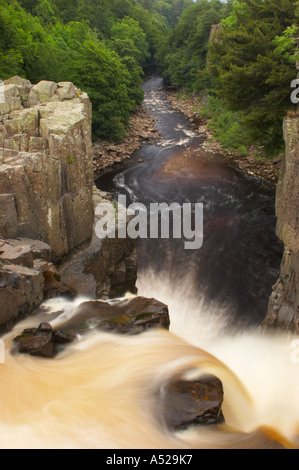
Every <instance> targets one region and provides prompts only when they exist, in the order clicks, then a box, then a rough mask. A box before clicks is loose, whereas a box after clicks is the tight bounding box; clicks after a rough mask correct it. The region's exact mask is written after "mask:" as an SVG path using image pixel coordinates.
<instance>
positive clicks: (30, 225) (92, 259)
mask: <svg viewBox="0 0 299 470" xmlns="http://www.w3.org/2000/svg"><path fill="white" fill-rule="evenodd" d="M2 97H3V96H2ZM0 98H1V96H0ZM1 101H3V102H1ZM1 101H0V332H4V331H7V330H9V329H10V328H11V327H12V326H13V325H14V323H15V322H16V321H17V320H18V319H20V318H22V317H24V316H27V315H29V314H30V313H31V312H32V311H33V310H34V309H35V308H36V307H38V306H39V305H40V304H41V303H42V302H43V300H45V299H48V298H51V297H54V296H57V295H64V296H68V297H69V296H72V297H73V296H75V295H77V294H78V293H79V295H80V293H82V291H83V292H84V293H85V294H86V295H90V296H100V297H103V296H105V295H113V294H115V295H118V294H120V295H121V294H123V293H124V292H125V291H126V290H132V291H133V290H134V286H135V281H136V256H135V245H134V244H133V243H131V242H130V241H128V240H108V241H105V240H104V241H102V240H97V239H96V237H95V236H94V224H95V221H96V218H95V204H98V203H99V198H101V196H100V195H99V194H96V195H95V192H94V191H95V189H94V185H93V176H94V174H93V157H92V141H91V112H92V106H91V102H90V100H89V97H88V95H87V94H86V93H82V92H81V91H80V90H79V89H77V88H76V87H75V86H74V84H73V83H71V82H60V83H54V82H50V81H41V82H40V83H38V84H36V85H32V84H31V83H30V82H29V81H28V80H25V79H23V78H20V77H13V78H11V79H9V80H6V81H5V82H4V100H3V99H2V100H1ZM78 252H79V253H80V254H79V255H78ZM78 259H79V261H80V262H79V265H78V263H77V264H76V267H75V265H74V262H73V261H74V260H77V261H78ZM68 260H70V261H68ZM58 265H59V268H58ZM74 269H77V271H76V272H75V271H74Z"/></svg>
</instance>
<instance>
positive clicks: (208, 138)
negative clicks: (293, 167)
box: [166, 90, 282, 184]
mask: <svg viewBox="0 0 299 470" xmlns="http://www.w3.org/2000/svg"><path fill="white" fill-rule="evenodd" d="M166 97H167V99H168V100H169V101H170V102H171V105H172V107H173V109H175V110H177V111H180V112H182V113H183V114H184V115H185V117H186V118H187V119H188V121H189V122H191V123H192V124H193V125H194V126H195V128H196V131H197V132H198V133H199V134H201V135H202V136H203V137H204V142H203V144H202V148H203V150H205V151H208V152H212V153H218V154H219V153H221V154H222V155H223V156H224V157H226V158H227V159H229V160H230V161H232V162H233V163H234V164H235V165H236V166H237V167H238V168H240V169H241V170H243V171H245V172H246V173H248V174H250V175H253V176H256V177H258V178H263V179H266V180H267V181H270V182H271V183H273V184H276V183H277V182H278V178H279V174H280V169H281V161H282V160H281V159H280V158H274V159H273V160H271V159H269V158H263V157H260V156H259V154H258V151H257V150H256V149H255V148H254V146H252V148H251V149H250V150H249V153H248V155H246V156H240V155H239V154H238V152H233V151H228V150H226V149H225V148H224V147H223V146H222V145H221V143H220V142H218V141H217V140H216V139H215V138H214V136H213V132H212V130H211V129H210V128H209V120H208V119H206V118H205V117H203V116H202V115H201V106H202V104H201V103H200V101H199V100H198V98H197V97H196V96H194V97H193V96H189V97H187V96H186V95H184V96H179V95H178V93H177V92H176V91H172V90H167V91H166Z"/></svg>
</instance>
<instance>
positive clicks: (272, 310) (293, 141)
mask: <svg viewBox="0 0 299 470" xmlns="http://www.w3.org/2000/svg"><path fill="white" fill-rule="evenodd" d="M298 69H299V62H298V61H297V70H298ZM297 78H299V73H298V75H297ZM283 131H284V139H285V155H284V159H283V165H282V169H281V174H280V179H279V182H278V186H277V193H276V214H277V229H276V233H277V235H278V237H279V238H280V240H282V242H283V243H284V254H283V259H282V263H281V272H280V277H279V279H278V281H277V283H276V284H275V286H274V287H273V293H272V295H271V297H270V302H269V308H268V312H267V316H266V318H265V320H264V322H263V323H262V326H261V328H262V329H269V328H275V329H277V328H279V329H282V330H286V331H290V332H292V333H294V334H298V333H299V113H298V106H297V111H295V112H293V113H289V115H288V116H286V118H285V119H284V122H283Z"/></svg>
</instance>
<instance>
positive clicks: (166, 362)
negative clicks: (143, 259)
mask: <svg viewBox="0 0 299 470" xmlns="http://www.w3.org/2000/svg"><path fill="white" fill-rule="evenodd" d="M138 287H139V294H140V295H145V296H148V297H155V298H157V299H159V300H161V301H164V302H165V303H167V304H168V306H169V310H170V315H171V330H170V332H167V331H151V332H148V333H145V334H143V335H140V336H136V337H126V336H116V335H111V334H106V333H101V332H97V333H91V334H90V336H88V337H86V338H82V340H81V341H79V342H78V343H77V344H75V345H73V346H71V347H68V348H67V349H66V351H65V352H64V353H62V354H61V355H60V356H58V357H57V358H56V359H54V360H53V359H50V360H45V359H41V358H34V357H30V356H24V355H22V356H20V355H14V356H12V355H11V354H10V353H9V351H10V348H11V340H12V338H13V337H15V336H16V334H18V332H19V331H21V330H22V329H23V328H25V327H28V326H36V325H37V324H38V322H39V321H41V320H45V321H46V320H47V317H48V318H50V317H49V316H48V314H50V313H51V312H53V311H57V310H60V311H61V313H62V312H65V313H63V316H62V317H60V318H58V319H57V320H52V321H51V323H52V325H53V327H55V328H57V327H59V324H60V323H61V322H62V320H65V316H67V317H69V316H70V315H71V313H72V310H73V307H74V306H73V304H72V303H69V302H64V301H61V300H57V301H51V302H49V303H48V306H49V309H48V313H45V314H43V315H42V316H40V317H32V318H28V319H27V320H26V321H24V322H22V323H21V324H19V325H18V326H17V327H16V328H15V329H14V331H13V332H11V333H10V334H8V335H6V338H5V344H6V357H5V364H0V383H1V396H0V398H1V399H0V417H1V420H0V433H1V441H0V442H1V444H0V446H1V448H5V449H9V448H12V449H15V448H18V449H20V448H21V449H30V448H31V449H32V448H33V449H38V448H44V449H45V448H47V449H57V448H58V449H63V448H64V449H78V448H80V449H127V448H129V449H140V448H149V449H166V448H167V449H172V448H174V449H175V448H180V449H184V448H189V449H200V448H206V449H208V448H212V449H217V448H234V449H236V448H260V447H262V448H271V447H272V445H273V443H272V439H274V438H278V439H279V440H280V442H282V443H284V444H285V445H287V447H292V446H296V445H297V446H299V440H298V435H299V402H298V392H299V373H298V372H299V364H295V363H294V361H293V362H292V360H291V347H290V345H291V338H286V337H284V336H277V337H271V336H260V335H258V334H257V333H256V332H242V333H240V332H239V333H238V332H233V331H231V334H228V333H227V332H226V333H224V331H225V330H226V325H227V318H229V307H227V308H226V309H223V308H222V309H218V307H217V305H210V306H205V305H204V302H203V301H199V300H196V299H195V297H194V296H193V297H192V284H191V283H190V281H189V280H186V284H185V285H184V282H182V283H181V284H180V286H179V287H178V286H177V288H176V289H174V287H173V286H171V285H167V282H166V280H165V279H159V278H158V277H157V276H154V275H149V273H147V274H142V273H141V275H140V278H139V286H138ZM82 300H83V299H82ZM76 302H77V303H78V302H80V300H77V301H76ZM199 367H200V369H198V368H199ZM199 370H207V371H209V372H212V373H215V375H217V376H218V377H219V378H220V379H221V380H222V381H223V385H224V393H225V400H224V407H223V412H224V415H225V419H226V425H224V426H222V427H221V428H219V429H217V430H216V429H214V428H197V429H195V428H194V429H191V430H189V431H187V432H183V433H178V434H173V433H171V432H169V431H168V430H167V429H166V428H165V426H164V425H163V423H161V422H160V420H159V416H160V415H161V413H160V411H159V404H158V401H157V400H156V393H157V391H158V390H159V388H160V387H162V386H163V384H164V383H165V382H167V381H168V380H169V379H170V378H172V377H174V376H176V375H177V374H180V373H182V372H184V371H185V372H187V371H189V372H190V371H191V372H192V373H193V372H194V371H199ZM269 428H270V430H269ZM277 436H279V437H277ZM296 436H297V437H296Z"/></svg>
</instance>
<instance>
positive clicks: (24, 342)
mask: <svg viewBox="0 0 299 470" xmlns="http://www.w3.org/2000/svg"><path fill="white" fill-rule="evenodd" d="M74 339H75V338H74V337H73V336H70V335H67V334H65V333H63V332H61V331H59V330H53V328H52V326H51V325H50V324H49V323H41V324H40V325H39V327H38V328H27V329H26V330H23V332H22V333H21V334H20V335H19V336H17V337H16V338H14V343H15V346H14V347H13V349H12V352H13V353H16V352H19V353H21V354H30V356H40V357H45V358H54V357H55V356H56V355H57V354H58V353H59V352H60V351H61V349H62V348H63V347H64V346H65V345H66V344H68V343H72V342H73V341H74Z"/></svg>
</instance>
